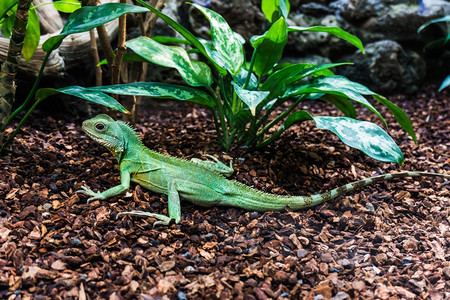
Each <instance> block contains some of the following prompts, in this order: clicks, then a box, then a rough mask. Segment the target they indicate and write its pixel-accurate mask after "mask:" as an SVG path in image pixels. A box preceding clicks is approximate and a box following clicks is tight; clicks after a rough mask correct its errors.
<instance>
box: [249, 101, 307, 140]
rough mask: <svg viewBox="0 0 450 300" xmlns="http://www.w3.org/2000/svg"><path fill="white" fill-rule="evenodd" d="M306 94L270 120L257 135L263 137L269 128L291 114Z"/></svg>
mask: <svg viewBox="0 0 450 300" xmlns="http://www.w3.org/2000/svg"><path fill="white" fill-rule="evenodd" d="M303 98H304V96H301V97H299V98H298V99H297V100H295V102H294V104H292V105H291V106H290V107H289V108H288V109H287V110H285V111H284V112H282V113H281V114H279V115H278V116H277V117H276V118H275V119H273V120H272V121H270V122H269V124H267V125H266V126H264V127H263V128H262V129H261V130H260V131H259V132H258V133H257V134H256V137H261V136H262V135H263V134H264V133H265V132H266V131H267V130H269V129H270V128H272V127H273V126H274V125H275V124H277V123H278V122H280V121H281V120H283V119H284V118H285V117H287V115H289V114H290V113H291V112H292V111H293V110H294V109H295V108H296V107H297V105H298V104H299V103H300V102H301V101H302V100H303Z"/></svg>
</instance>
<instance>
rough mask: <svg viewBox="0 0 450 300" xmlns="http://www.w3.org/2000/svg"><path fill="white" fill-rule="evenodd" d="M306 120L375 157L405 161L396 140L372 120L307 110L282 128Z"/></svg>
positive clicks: (396, 161)
mask: <svg viewBox="0 0 450 300" xmlns="http://www.w3.org/2000/svg"><path fill="white" fill-rule="evenodd" d="M305 120H314V122H315V123H316V126H317V127H318V128H320V129H326V130H330V131H332V132H333V133H334V134H336V135H337V136H338V137H339V139H340V140H341V141H342V142H344V143H345V144H347V145H349V146H350V147H353V148H356V149H359V150H361V151H362V152H364V153H365V154H367V155H368V156H369V157H372V158H373V159H376V160H379V161H383V162H395V163H399V164H401V163H403V161H404V157H403V154H402V152H401V150H400V148H399V147H398V146H397V144H396V143H395V142H394V140H393V139H392V138H391V137H390V136H389V135H388V134H387V133H386V132H385V131H384V130H383V129H381V128H380V127H379V126H378V125H376V124H374V123H371V122H366V121H360V120H356V119H353V118H348V117H328V116H316V117H315V116H311V115H310V114H309V113H308V112H306V111H297V112H295V113H293V114H291V115H290V116H289V117H288V118H287V119H286V121H285V123H284V125H283V127H282V130H283V131H284V130H286V129H287V128H289V127H290V126H292V125H293V124H295V123H299V122H303V121H305Z"/></svg>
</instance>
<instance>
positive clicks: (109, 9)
mask: <svg viewBox="0 0 450 300" xmlns="http://www.w3.org/2000/svg"><path fill="white" fill-rule="evenodd" d="M144 12H148V9H147V8H145V7H141V6H137V5H131V4H124V3H106V4H102V5H99V6H84V7H82V8H80V9H77V10H76V11H74V12H73V13H71V14H70V16H69V18H68V19H67V22H66V25H65V26H64V28H63V29H62V31H61V33H60V34H58V35H55V36H52V37H51V38H49V39H48V40H46V41H45V43H44V44H43V45H42V49H43V50H44V51H45V52H48V51H51V50H54V49H56V48H58V47H59V45H60V44H61V42H62V40H63V39H64V38H65V37H66V36H68V35H70V34H74V33H80V32H85V31H89V30H91V29H94V28H95V27H98V26H100V25H102V24H105V23H108V22H111V21H112V20H114V19H117V18H118V17H120V16H122V15H123V14H126V13H144Z"/></svg>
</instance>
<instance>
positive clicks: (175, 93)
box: [86, 82, 215, 108]
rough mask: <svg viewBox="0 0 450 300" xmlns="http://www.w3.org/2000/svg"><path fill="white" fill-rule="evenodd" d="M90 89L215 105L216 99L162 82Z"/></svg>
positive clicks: (195, 90) (192, 89) (187, 88)
mask: <svg viewBox="0 0 450 300" xmlns="http://www.w3.org/2000/svg"><path fill="white" fill-rule="evenodd" d="M86 90H88V91H98V92H104V93H110V94H118V95H134V96H143V97H152V98H166V99H175V100H182V101H189V102H194V103H198V104H201V105H205V106H208V107H211V108H212V107H214V106H215V102H214V99H212V98H211V96H209V95H208V94H207V93H205V92H202V91H200V90H197V89H194V88H191V87H186V86H181V85H174V84H167V83H160V82H133V83H125V84H117V85H106V86H95V87H89V88H86Z"/></svg>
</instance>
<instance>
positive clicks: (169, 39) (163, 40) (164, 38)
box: [152, 35, 192, 45]
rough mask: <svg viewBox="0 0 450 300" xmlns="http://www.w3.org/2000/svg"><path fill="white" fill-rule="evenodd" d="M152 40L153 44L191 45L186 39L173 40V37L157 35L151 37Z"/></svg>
mask: <svg viewBox="0 0 450 300" xmlns="http://www.w3.org/2000/svg"><path fill="white" fill-rule="evenodd" d="M152 39H153V40H154V41H155V42H158V43H160V44H186V45H192V44H191V43H190V42H189V41H188V40H186V39H179V38H175V37H171V36H163V35H157V36H152Z"/></svg>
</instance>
